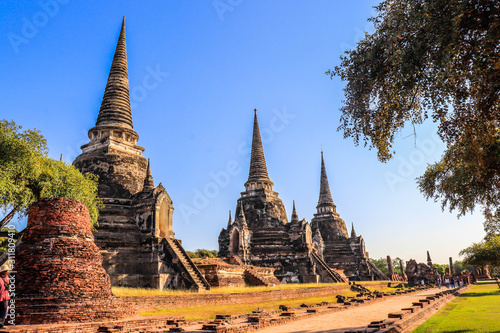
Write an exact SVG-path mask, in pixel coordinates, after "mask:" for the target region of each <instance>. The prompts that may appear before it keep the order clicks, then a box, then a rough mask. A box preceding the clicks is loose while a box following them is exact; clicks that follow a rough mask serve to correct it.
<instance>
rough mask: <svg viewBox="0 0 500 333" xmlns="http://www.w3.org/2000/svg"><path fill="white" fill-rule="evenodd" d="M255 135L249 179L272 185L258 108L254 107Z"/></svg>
mask: <svg viewBox="0 0 500 333" xmlns="http://www.w3.org/2000/svg"><path fill="white" fill-rule="evenodd" d="M254 112H255V113H254V119H253V136H252V154H251V157H250V171H249V173H248V181H247V182H246V183H245V186H247V185H249V184H250V183H265V184H268V185H270V186H271V187H272V185H273V182H272V181H271V179H269V175H268V173H267V166H266V159H265V157H264V148H263V147H262V140H261V137H260V129H259V121H258V120H257V109H254Z"/></svg>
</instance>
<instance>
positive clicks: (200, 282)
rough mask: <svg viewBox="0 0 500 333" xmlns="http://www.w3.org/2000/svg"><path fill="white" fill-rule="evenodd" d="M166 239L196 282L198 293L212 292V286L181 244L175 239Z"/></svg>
mask: <svg viewBox="0 0 500 333" xmlns="http://www.w3.org/2000/svg"><path fill="white" fill-rule="evenodd" d="M164 239H165V240H166V243H167V244H168V245H169V246H170V248H171V249H172V250H173V252H174V253H175V254H176V255H177V258H179V261H180V263H181V264H182V266H183V267H184V269H185V271H186V272H187V273H188V274H189V276H190V277H191V279H192V281H193V282H194V284H195V286H196V289H197V290H198V291H203V290H205V291H210V284H209V283H208V282H207V280H205V277H204V276H203V274H201V272H200V271H199V270H198V267H196V265H195V264H194V263H193V261H192V260H191V258H189V256H188V254H187V253H186V251H185V250H184V248H183V247H182V245H181V243H180V242H179V241H178V240H177V239H175V238H164Z"/></svg>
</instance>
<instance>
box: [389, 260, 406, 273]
mask: <svg viewBox="0 0 500 333" xmlns="http://www.w3.org/2000/svg"><path fill="white" fill-rule="evenodd" d="M400 261H402V262H403V263H404V262H405V260H404V259H401V258H400V257H396V258H394V259H392V266H393V267H394V272H395V273H400V274H403V273H404V272H403V271H402V270H401V265H400V264H399V262H400ZM404 269H405V267H403V270H404Z"/></svg>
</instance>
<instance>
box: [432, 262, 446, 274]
mask: <svg viewBox="0 0 500 333" xmlns="http://www.w3.org/2000/svg"><path fill="white" fill-rule="evenodd" d="M433 265H434V267H436V271H437V272H438V274H439V275H443V274H444V272H445V270H446V267H444V266H443V265H440V264H433Z"/></svg>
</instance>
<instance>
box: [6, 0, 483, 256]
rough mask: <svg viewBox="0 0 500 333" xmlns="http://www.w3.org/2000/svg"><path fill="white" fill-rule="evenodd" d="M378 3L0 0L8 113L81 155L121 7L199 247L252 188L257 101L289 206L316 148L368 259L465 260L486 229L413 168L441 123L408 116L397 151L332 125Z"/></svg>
mask: <svg viewBox="0 0 500 333" xmlns="http://www.w3.org/2000/svg"><path fill="white" fill-rule="evenodd" d="M376 4H377V1H368V0H366V1H365V0H360V1H355V2H354V1H351V2H343V1H319V0H315V1H286V0H282V1H263V0H260V1H259V0H252V1H249V0H216V1H196V2H195V1H168V0H163V1H142V2H139V1H118V0H116V1H110V0H104V1H99V2H94V1H92V2H91V1H77V0H42V1H40V2H38V1H14V0H7V1H3V2H2V3H0V22H1V24H0V72H1V73H2V76H1V79H0V97H1V98H0V110H1V118H2V119H3V118H4V119H9V120H14V121H15V122H16V123H18V124H20V125H23V126H24V127H25V128H37V129H39V130H41V131H42V133H43V134H44V135H45V137H46V138H47V140H48V146H49V155H50V156H51V157H53V158H57V159H58V158H59V155H60V154H63V156H64V160H65V161H66V162H68V163H71V162H72V161H73V160H74V159H75V157H76V156H77V155H78V154H80V148H79V147H80V146H81V145H82V144H85V143H87V142H88V139H87V131H88V129H89V128H91V127H92V126H93V125H94V124H95V121H96V118H97V113H98V111H99V106H100V102H101V98H102V95H103V93H104V87H105V84H106V79H107V75H108V72H109V68H110V66H111V60H112V55H113V52H114V48H115V46H116V41H117V38H118V34H119V30H120V24H121V19H122V16H126V31H127V49H128V65H129V80H130V89H131V102H132V114H133V120H134V129H135V130H136V131H137V132H138V133H139V136H140V138H139V142H138V143H139V145H141V146H143V147H145V148H146V150H145V152H144V156H145V157H147V158H151V163H152V165H151V166H152V172H153V177H154V180H155V184H158V183H159V182H162V184H163V185H164V186H165V188H166V189H167V191H168V192H169V194H170V196H171V197H172V199H173V202H174V208H175V211H174V231H175V232H176V237H178V238H180V239H182V242H183V244H184V247H185V248H186V249H188V250H194V249H196V248H208V249H216V248H218V244H217V237H218V234H219V232H220V230H221V228H222V227H224V226H225V225H226V223H227V218H228V210H232V211H233V212H234V209H235V206H236V199H237V198H238V197H239V195H240V192H241V191H243V190H244V186H243V184H244V183H245V181H246V180H247V177H248V166H249V160H250V151H249V147H250V146H249V145H250V139H251V132H252V120H253V109H254V108H257V109H258V116H259V123H260V127H261V132H262V136H263V142H264V152H265V156H266V161H267V166H268V171H269V175H270V178H271V180H272V181H273V182H274V183H275V185H274V189H275V190H276V191H277V192H279V193H280V198H281V199H282V200H283V202H284V204H285V206H286V209H287V213H288V215H290V214H291V210H292V209H291V208H292V200H295V202H296V207H297V211H298V214H299V217H300V218H305V219H306V220H308V221H310V220H311V218H312V217H313V214H314V213H315V209H316V208H315V207H316V204H317V200H318V195H319V174H320V152H321V149H323V151H324V156H325V163H326V168H327V172H328V177H329V181H330V186H331V192H332V196H333V199H334V201H335V203H336V205H337V211H338V212H339V213H340V214H341V216H342V218H343V219H344V220H345V221H346V223H347V225H348V229H349V230H350V225H351V222H354V225H355V228H356V232H357V234H358V235H359V234H361V235H362V236H363V237H364V239H365V241H366V245H367V250H368V251H369V252H370V256H371V257H372V258H379V257H385V256H386V255H391V256H392V257H396V256H399V257H401V258H403V259H405V260H409V259H410V258H414V259H416V260H418V261H425V260H426V257H425V255H426V251H427V250H428V251H430V253H431V257H432V258H433V260H434V262H438V263H446V262H447V260H448V257H449V256H452V257H453V258H454V259H459V258H458V252H459V251H460V249H462V248H464V247H466V246H468V245H470V243H471V242H473V241H479V240H480V239H481V238H482V237H483V229H482V217H481V214H480V212H479V211H478V212H477V213H475V214H474V215H469V216H466V217H463V218H460V219H457V217H456V213H449V212H447V211H445V212H442V211H441V207H440V204H439V203H435V202H433V201H426V200H425V199H424V198H423V196H422V194H421V193H420V192H419V191H418V189H417V186H416V182H415V178H416V177H418V176H420V175H421V174H422V173H423V171H424V170H425V167H426V165H427V164H428V163H432V162H434V161H436V160H437V159H439V157H440V156H441V153H442V150H443V147H444V146H443V144H442V143H441V141H440V140H439V138H437V136H436V135H435V126H434V124H432V123H426V124H424V125H422V126H420V127H418V128H416V133H417V138H416V140H415V137H414V136H412V133H413V129H412V128H405V129H404V130H403V131H402V132H401V133H400V134H399V135H398V139H397V142H396V145H395V149H396V155H395V157H394V159H393V160H391V161H390V162H388V163H380V162H378V161H377V159H376V153H375V151H371V150H368V149H367V148H363V147H356V146H354V144H353V142H352V140H350V139H343V134H342V133H341V132H337V127H338V125H339V117H340V113H339V108H340V107H341V105H342V99H343V94H342V87H343V83H342V82H341V81H340V80H339V79H338V78H334V79H333V80H330V78H329V77H328V76H327V75H325V74H324V73H325V71H326V70H328V69H329V68H333V67H334V66H335V65H338V64H339V57H340V55H341V54H342V52H343V51H344V50H347V49H350V48H353V47H354V46H355V44H356V42H357V41H359V40H360V38H362V36H363V35H364V31H368V32H370V31H372V26H371V25H370V24H369V23H368V22H367V18H368V17H370V16H372V15H373V14H374V9H373V6H374V5H376Z"/></svg>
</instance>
